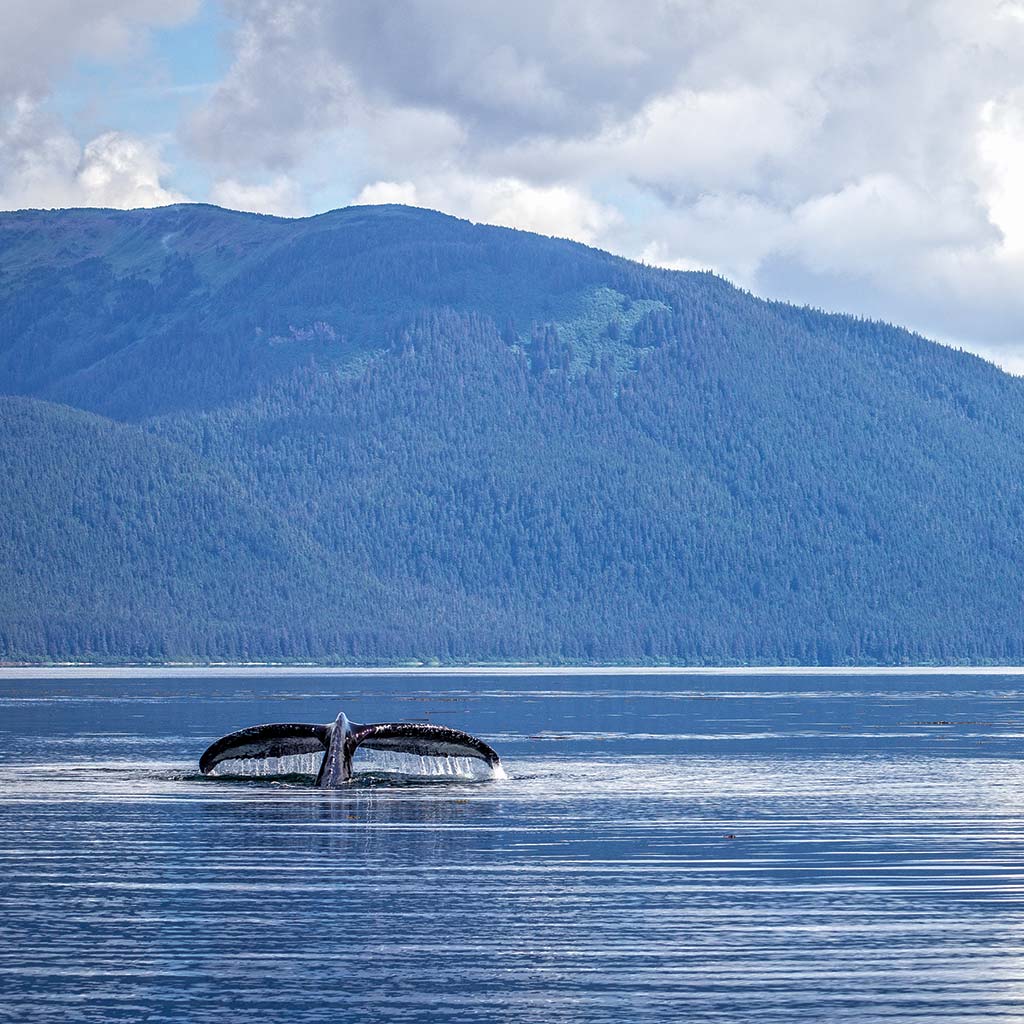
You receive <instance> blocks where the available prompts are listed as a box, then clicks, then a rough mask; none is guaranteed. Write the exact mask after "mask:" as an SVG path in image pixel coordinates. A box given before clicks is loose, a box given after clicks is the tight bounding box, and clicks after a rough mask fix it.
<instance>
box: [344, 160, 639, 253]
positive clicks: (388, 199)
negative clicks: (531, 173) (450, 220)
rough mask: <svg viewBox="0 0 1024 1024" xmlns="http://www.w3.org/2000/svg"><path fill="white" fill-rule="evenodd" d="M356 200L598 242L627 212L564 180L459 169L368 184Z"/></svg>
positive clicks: (582, 240) (357, 201)
mask: <svg viewBox="0 0 1024 1024" xmlns="http://www.w3.org/2000/svg"><path fill="white" fill-rule="evenodd" d="M355 201H356V203H360V204H362V203H402V204H404V205H406V206H429V207H431V208H433V209H435V210H441V211H443V212H445V213H451V214H454V215H456V216H459V217H466V218H468V219H470V220H475V221H481V222H484V223H488V224H500V225H502V226H504V227H512V228H521V229H523V230H525V231H536V232H539V233H540V234H544V235H555V236H557V237H560V238H573V239H576V240H578V241H581V242H594V241H596V240H597V239H598V238H599V237H600V236H602V235H603V234H604V233H606V232H607V231H608V229H609V228H610V227H611V226H612V225H613V224H614V223H616V222H617V221H618V219H619V217H620V216H621V215H620V214H619V213H618V212H617V211H616V210H614V209H612V208H611V207H608V206H604V205H602V204H601V203H598V202H595V201H594V200H593V199H591V198H589V197H588V196H586V195H585V194H584V193H582V192H580V191H578V190H575V189H572V188H569V187H566V186H563V185H554V186H533V185H529V184H527V183H526V182H523V181H520V180H518V179H516V178H497V179H491V178H474V177H470V176H467V175H462V174H459V173H457V172H455V173H449V174H442V175H435V176H427V177H424V178H423V179H420V180H419V181H417V182H416V183H413V182H411V181H404V182H395V181H377V182H373V183H372V184H369V185H367V186H366V187H365V188H363V190H362V191H361V192H360V193H359V195H358V196H357V197H356V200H355Z"/></svg>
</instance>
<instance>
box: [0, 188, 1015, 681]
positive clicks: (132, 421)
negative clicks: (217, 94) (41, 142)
mask: <svg viewBox="0 0 1024 1024" xmlns="http://www.w3.org/2000/svg"><path fill="white" fill-rule="evenodd" d="M38 218H43V219H44V220H45V222H46V223H45V231H42V232H40V231H38V230H33V228H32V225H33V224H36V221H37V219H38ZM309 221H315V222H316V223H315V228H314V227H310V225H309ZM296 225H298V226H296ZM36 227H38V224H36ZM169 228H173V231H169V230H168V229H169ZM229 229H230V230H229ZM40 236H42V237H40ZM0 395H6V396H7V397H5V398H0V423H2V424H3V431H2V434H0V472H2V473H3V477H4V479H6V480H8V483H9V489H8V497H7V499H6V500H5V506H4V512H3V515H2V517H0V555H2V559H0V564H5V565H6V566H7V569H6V571H5V572H4V573H3V576H2V577H0V658H2V659H7V660H19V659H20V660H29V661H31V660H46V659H61V658H79V659H85V660H132V659H134V660H161V659H188V658H198V659H200V660H203V659H209V660H267V661H274V660H282V659H283V660H297V661H303V660H313V661H323V662H338V663H367V664H369V663H383V662H388V661H402V660H408V659H414V660H437V661H440V662H442V663H457V662H461V661H509V660H523V661H534V662H538V661H540V662H551V663H565V662H580V663H587V662H598V661H616V662H626V661H637V662H646V663H655V662H657V663H664V662H672V663H680V664H683V663H685V664H709V663H720V664H730V663H755V664H756V663H763V664H784V663H787V662H789V663H793V662H802V663H807V664H868V663H899V662H905V661H908V660H911V661H920V662H929V661H931V662H939V661H960V662H970V661H979V660H980V661H989V662H992V661H996V662H998V661H1006V660H1019V659H1020V657H1021V656H1022V655H1024V635H1022V630H1021V626H1020V619H1021V615H1020V612H1021V610H1022V609H1021V598H1020V593H1021V584H1022V583H1024V579H1022V578H1021V576H1022V574H1021V571H1020V569H1019V568H1018V567H1017V565H1016V562H1015V553H1016V551H1017V550H1019V545H1020V543H1021V542H1022V541H1024V490H1022V485H1021V484H1020V483H1019V481H1020V480H1021V479H1022V475H1024V473H1022V471H1024V454H1022V453H1024V446H1022V444H1021V442H1022V441H1024V403H1022V401H1021V398H1022V396H1024V391H1022V382H1020V381H1019V380H1018V379H1017V378H1013V377H1010V376H1009V375H1006V374H1004V373H1002V372H1001V371H1000V370H998V368H996V367H994V366H992V365H991V364H989V363H987V362H985V361H984V360H981V359H980V358H979V357H975V356H971V355H969V354H966V353H961V352H959V351H957V350H955V349H951V348H948V347H945V346H941V345H938V344H936V343H933V342H929V341H927V340H926V339H923V338H921V337H920V336H918V335H915V334H912V333H910V332H907V331H904V330H902V329H900V328H894V327H891V326H890V325H887V324H882V323H879V322H877V321H869V320H862V319H858V318H854V317H849V316H843V315H837V314H828V313H823V312H820V311H816V310H811V309H807V308H798V307H793V306H788V305H786V304H784V303H778V302H771V301H766V300H761V299H758V298H756V297H754V296H752V295H749V294H748V293H745V292H742V291H740V290H738V289H735V288H733V287H732V286H731V285H729V284H728V283H727V282H725V281H723V280H722V279H720V278H717V277H714V276H713V275H709V274H704V273H697V274H694V273H681V272H674V271H665V270H659V269H655V268H648V267H644V266H642V265H639V264H635V263H630V262H629V261H627V260H625V259H623V258H621V257H616V256H613V255H611V254H607V253H602V252H601V251H600V250H596V249H590V248H588V247H586V246H583V245H580V244H579V243H574V242H569V241H565V240H557V239H548V238H544V237H541V236H537V235H532V234H530V233H528V232H519V231H513V230H511V229H504V228H495V227H491V226H487V225H474V224H471V223H470V222H467V221H460V220H457V219H455V218H450V217H447V216H446V215H443V214H437V213H435V212H433V211H419V210H413V209H412V208H405V207H383V208H381V207H357V208H348V209H347V210H342V211H332V212H331V213H330V214H324V215H320V216H319V217H317V218H310V219H305V220H299V221H290V220H286V219H280V218H266V217H259V216H257V215H248V214H238V213H234V212H232V211H220V210H218V209H217V208H213V207H205V206H198V207H197V206H191V205H185V206H179V207H171V208H164V209H163V210H155V211H133V212H131V213H117V212H113V211H54V212H52V213H48V214H38V215H37V214H34V213H31V212H29V213H18V214H0ZM26 403H28V404H26ZM86 415H88V416H93V417H94V419H85V420H83V419H81V418H80V417H82V416H86Z"/></svg>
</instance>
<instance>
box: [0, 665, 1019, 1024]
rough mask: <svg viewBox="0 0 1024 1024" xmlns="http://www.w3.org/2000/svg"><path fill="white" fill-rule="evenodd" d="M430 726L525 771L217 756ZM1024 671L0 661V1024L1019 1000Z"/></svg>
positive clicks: (780, 1017)
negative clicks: (285, 728) (451, 776)
mask: <svg viewBox="0 0 1024 1024" xmlns="http://www.w3.org/2000/svg"><path fill="white" fill-rule="evenodd" d="M339 709H344V710H345V711H346V712H347V713H348V714H349V716H350V717H351V718H353V719H355V720H357V721H360V720H362V721H373V720H389V719H403V718H407V719H408V718H411V719H428V720H430V721H434V722H439V723H445V724H450V725H454V726H457V727H459V728H465V729H468V730H470V731H472V732H475V733H476V734H478V735H480V736H482V737H483V738H484V739H486V740H487V741H488V742H490V743H491V744H492V745H493V746H495V747H496V748H497V749H498V751H499V752H500V753H501V754H502V757H503V759H504V762H505V765H506V768H507V770H508V773H509V775H510V778H509V779H508V780H507V781H503V782H483V783H467V782H452V783H436V782H435V783H422V784H413V785H389V784H384V783H381V782H377V783H373V784H371V783H365V782H364V783H357V784H356V785H353V786H351V787H349V788H347V789H345V790H342V791H336V792H322V791H317V790H314V789H312V788H309V787H308V786H305V785H299V784H287V785H286V784H280V783H274V782H270V781H265V780H259V781H243V782H239V781H227V780H212V779H204V778H202V777H200V776H197V774H196V769H195V764H196V761H197V759H198V757H199V754H200V753H201V752H202V750H203V749H204V747H205V746H206V745H207V743H209V742H210V741H211V740H213V739H215V738H216V737H217V736H219V735H221V734H222V733H225V732H228V731H231V730H233V729H235V728H239V727H241V726H245V725H250V724H254V723H257V722H261V721H312V722H327V721H330V720H332V719H333V718H334V716H335V714H336V713H337V711H338V710H339ZM1022 753H1024V678H1022V677H1013V676H1005V677H1003V676H989V677H970V676H927V677H908V676H898V677H897V676H891V677H889V676H887V677H878V676H868V677H854V676H850V677H813V676H809V677H799V678H793V677H784V676H782V677H780V676H774V677H773V676H762V677H752V676H744V677H736V676H685V677H671V676H670V677H665V676H624V677H623V676H611V677H609V676H604V677H602V676H570V677H547V676H544V677H540V676H537V677H530V676H524V677H496V676H487V675H483V674H482V675H479V676H475V677H468V676H449V677H430V678H425V677H422V676H357V677H337V676H311V677H296V676H287V677H280V676H278V677H275V676H268V677H261V678H254V677H251V676H250V677H245V678H237V677H236V678H230V677H222V676H220V677H217V676H214V677H204V678H174V677H171V678H144V679H132V678H116V679H111V678H107V679H96V680H83V679H71V680H69V679H32V680H24V679H13V678H10V677H9V676H8V677H5V676H3V675H0V1019H2V1020H10V1021H17V1022H28V1021H50V1020H53V1021H182V1022H186V1021H187V1022H204V1021H215V1020H216V1021H224V1020H256V1021H261V1022H277V1021H280V1022H296V1021H304V1022H305V1021H321V1020H322V1021H327V1020H331V1021H344V1020H364V1021H377V1020H381V1021H383V1020H387V1021H458V1022H469V1021H493V1020H516V1021H557V1022H562V1021H586V1022H593V1021H652V1022H653V1021H658V1022H662V1021H689V1022H703V1021H737V1020H744V1021H747V1020H749V1021H758V1022H775V1021H778V1022H787V1024H788V1022H792V1021H886V1022H896V1021H975V1020H976V1021H982V1020H984V1021H992V1020H998V1019H1000V1018H1001V1019H1004V1020H1012V1021H1020V1020H1024V902H1022V896H1024V760H1022Z"/></svg>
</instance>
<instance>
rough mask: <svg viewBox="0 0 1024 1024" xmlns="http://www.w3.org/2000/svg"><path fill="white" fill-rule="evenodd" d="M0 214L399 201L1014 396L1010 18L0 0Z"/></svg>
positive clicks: (767, 3) (727, 6)
mask: <svg viewBox="0 0 1024 1024" xmlns="http://www.w3.org/2000/svg"><path fill="white" fill-rule="evenodd" d="M0 16H2V25H3V31H2V32H0V209H19V208H23V207H55V206H117V207H136V206H155V205H162V204H165V203H172V202H181V201H197V202H212V203H217V204H220V205H222V206H228V207H233V208H236V209H244V210H258V211H262V212H266V213H276V214H281V215H284V216H301V215H304V214H308V213H316V212H320V211H323V210H327V209H332V208H334V207H338V206H347V205H350V204H352V203H379V202H401V203H411V204H415V205H420V206H429V207H434V208H436V209H440V210H445V211H447V212H450V213H454V214H457V215H459V216H463V217H469V218H471V219H473V220H477V221H488V222H492V223H497V224H508V225H513V226H516V227H522V228H528V229H530V230H534V231H540V232H544V233H546V234H555V235H563V236H568V237H570V238H576V239H579V240H581V241H584V242H587V243H590V244H593V245H598V246H600V247H602V248H605V249H610V250H612V251H613V252H618V253H622V254H624V255H626V256H630V257H632V258H635V259H643V260H646V261H647V262H649V263H657V264H660V265H663V266H668V267H674V268H679V269H690V268H711V269H713V270H715V271H717V272H718V273H720V274H722V275H724V276H725V277H727V278H729V279H731V280H733V281H735V282H736V283H738V284H740V285H742V286H744V287H746V288H749V289H751V290H753V291H755V292H757V293H758V294H762V295H766V296H772V297H777V298H785V299H790V300H792V301H796V302H806V303H810V304H813V305H816V306H821V307H824V308H826V309H840V310H844V311H849V312H854V313H860V314H864V315H867V316H873V317H881V318H883V319H886V320H891V321H895V322H898V323H902V324H906V325H908V326H910V327H912V328H914V329H916V330H919V331H921V332H922V333H924V334H927V335H929V336H931V337H934V338H938V339H940V340H944V341H946V342H949V343H951V344H957V345H961V346H962V347H964V348H968V349H971V350H972V351H975V352H979V353H981V354H983V355H985V356H987V357H989V358H991V359H994V360H995V361H996V362H998V363H1000V364H1001V365H1003V366H1005V367H1006V368H1007V369H1011V370H1014V371H1015V372H1024V0H1021V2H1018V0H971V2H964V0H954V2H944V0H885V2H882V0H857V2H851V0H641V2H639V3H637V2H632V0H628V2H627V0H539V2H535V0H517V2H516V3H514V4H510V3H507V2H492V0H388V2H386V3H367V2H364V0H350V2H349V0H0Z"/></svg>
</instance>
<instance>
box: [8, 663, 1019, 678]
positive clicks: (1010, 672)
mask: <svg viewBox="0 0 1024 1024" xmlns="http://www.w3.org/2000/svg"><path fill="white" fill-rule="evenodd" d="M268 675H273V676H427V677H429V676H945V675H956V676H1020V675H1024V665H826V666H816V665H736V666H690V665H650V666H648V665H564V666H556V665H536V666H530V665H453V666H449V667H444V666H438V665H387V666H381V665H376V666H368V667H358V666H354V665H337V666H330V665H276V664H272V663H271V664H256V663H245V664H223V665H189V664H174V663H170V664H167V665H134V666H133V665H109V666H103V665H74V664H71V665H67V664H65V665H5V666H0V679H54V678H65V679H111V678H114V679H117V678H121V679H125V678H142V679H145V678H149V679H171V678H190V677H192V678H202V677H204V676H207V677H213V678H216V677H231V676H236V677H245V676H268Z"/></svg>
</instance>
